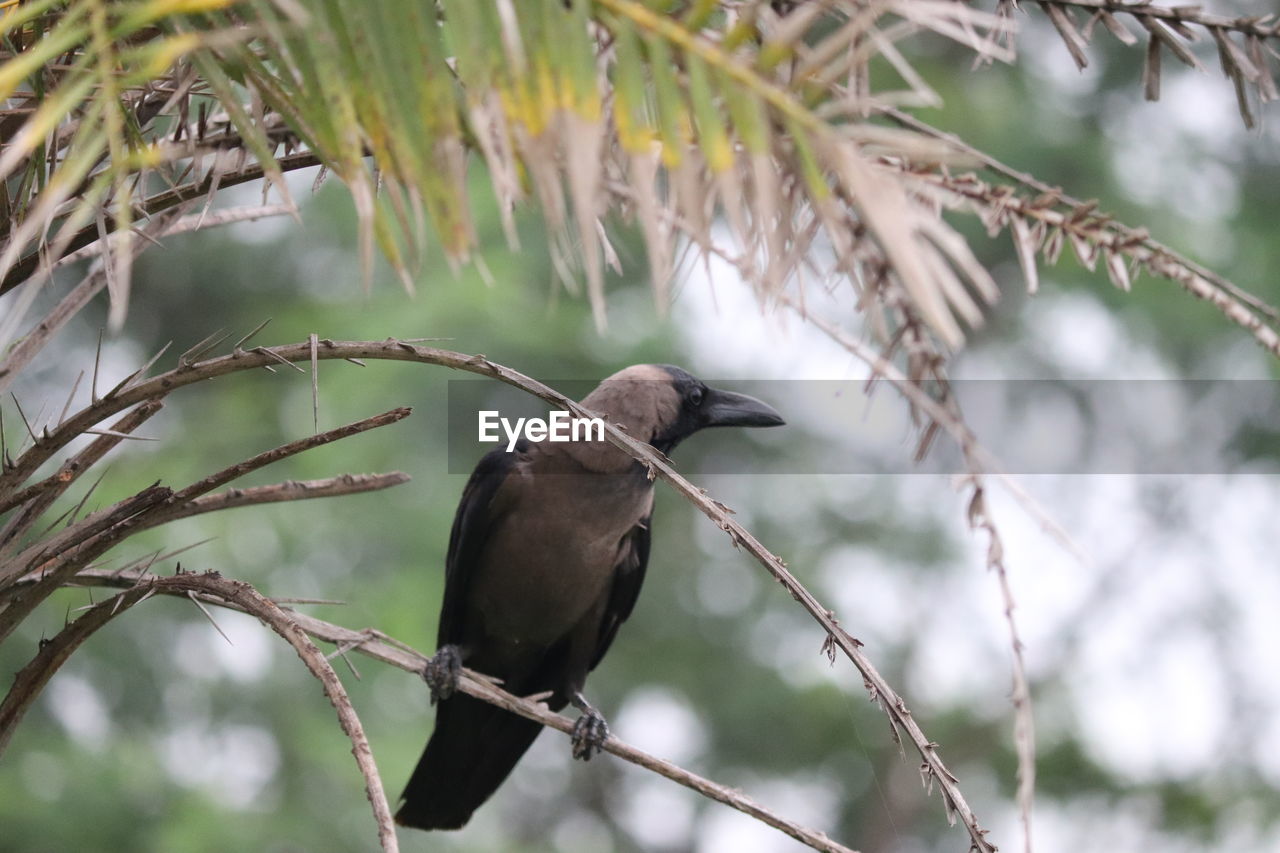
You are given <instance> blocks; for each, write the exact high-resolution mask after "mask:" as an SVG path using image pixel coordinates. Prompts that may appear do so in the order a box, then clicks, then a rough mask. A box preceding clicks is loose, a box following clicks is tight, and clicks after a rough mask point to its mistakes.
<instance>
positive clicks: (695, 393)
mask: <svg viewBox="0 0 1280 853" xmlns="http://www.w3.org/2000/svg"><path fill="white" fill-rule="evenodd" d="M689 402H690V403H692V404H693V405H694V406H695V407H697V406H701V405H702V389H701V388H694V389H693V390H692V391H690V392H689Z"/></svg>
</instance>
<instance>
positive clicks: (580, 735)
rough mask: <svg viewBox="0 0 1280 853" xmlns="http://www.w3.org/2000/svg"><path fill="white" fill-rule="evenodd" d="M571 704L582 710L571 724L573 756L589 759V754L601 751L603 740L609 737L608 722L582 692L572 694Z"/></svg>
mask: <svg viewBox="0 0 1280 853" xmlns="http://www.w3.org/2000/svg"><path fill="white" fill-rule="evenodd" d="M573 704H574V705H575V706H576V707H578V708H580V709H581V710H582V716H581V717H579V718H578V721H577V722H576V723H574V724H573V738H572V743H573V757H574V758H580V759H582V760H583V761H590V760H591V756H593V755H595V754H596V753H597V752H601V751H603V749H604V742H605V741H606V740H608V739H609V724H608V723H606V722H605V721H604V716H603V715H602V714H601V713H600V712H599V711H597V710H596V709H595V708H593V707H591V705H590V704H589V703H588V702H587V700H586V699H583V698H582V694H580V693H579V694H575V695H574V697H573Z"/></svg>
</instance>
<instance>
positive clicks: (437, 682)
mask: <svg viewBox="0 0 1280 853" xmlns="http://www.w3.org/2000/svg"><path fill="white" fill-rule="evenodd" d="M461 671H462V653H461V652H459V651H458V647H457V646H453V645H449V646H441V647H440V648H439V649H437V650H436V653H435V654H434V655H432V657H431V660H429V661H427V663H426V665H425V666H424V667H422V679H423V680H424V681H426V682H427V686H428V687H430V688H431V704H432V705H434V704H436V703H437V702H439V701H441V700H442V699H448V698H449V697H450V696H452V695H453V694H454V692H455V691H456V690H457V689H458V673H459V672H461Z"/></svg>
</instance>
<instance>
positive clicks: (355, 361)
mask: <svg viewBox="0 0 1280 853" xmlns="http://www.w3.org/2000/svg"><path fill="white" fill-rule="evenodd" d="M343 361H349V362H351V363H352V364H354V365H356V366H357V367H367V366H368V365H366V364H365V363H364V362H363V361H361V360H360V359H358V358H346V359H343Z"/></svg>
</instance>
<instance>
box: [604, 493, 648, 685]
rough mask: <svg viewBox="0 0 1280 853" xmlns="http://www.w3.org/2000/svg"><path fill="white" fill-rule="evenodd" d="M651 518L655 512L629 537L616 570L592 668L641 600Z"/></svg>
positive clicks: (631, 532)
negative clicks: (637, 601)
mask: <svg viewBox="0 0 1280 853" xmlns="http://www.w3.org/2000/svg"><path fill="white" fill-rule="evenodd" d="M652 518H653V514H652V513H650V514H649V515H647V516H645V517H644V518H642V519H641V520H640V523H639V524H637V525H636V526H635V527H633V528H631V531H630V532H629V533H628V534H627V542H626V546H625V547H624V548H623V549H622V558H621V559H620V560H618V565H616V566H615V567H614V569H613V586H612V587H611V588H610V589H609V603H608V605H606V606H605V611H604V619H603V620H601V623H600V639H599V640H598V641H597V642H596V651H595V654H594V655H593V656H592V658H591V669H595V668H596V665H597V664H598V663H600V659H601V658H603V657H604V653H605V652H607V651H609V646H610V645H612V643H613V638H614V637H616V636H617V635H618V628H619V627H621V625H622V623H623V622H625V621H627V617H628V616H630V615H631V611H632V610H633V609H635V606H636V599H637V598H639V597H640V586H641V584H643V583H644V570H645V567H646V566H648V565H649V525H650V523H651V520H652Z"/></svg>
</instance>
